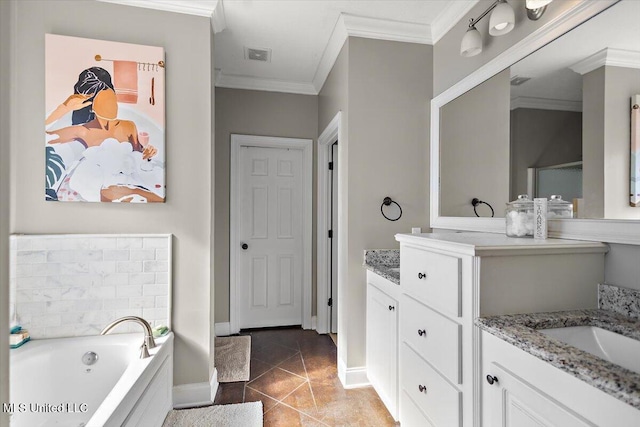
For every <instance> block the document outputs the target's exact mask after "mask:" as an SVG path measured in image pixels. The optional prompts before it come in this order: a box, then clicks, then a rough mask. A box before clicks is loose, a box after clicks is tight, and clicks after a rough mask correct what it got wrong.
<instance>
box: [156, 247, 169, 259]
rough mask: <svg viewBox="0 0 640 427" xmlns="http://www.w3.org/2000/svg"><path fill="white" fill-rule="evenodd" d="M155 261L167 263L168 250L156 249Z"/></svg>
mask: <svg viewBox="0 0 640 427" xmlns="http://www.w3.org/2000/svg"><path fill="white" fill-rule="evenodd" d="M156 261H169V249H156Z"/></svg>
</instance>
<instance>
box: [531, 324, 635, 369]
mask: <svg viewBox="0 0 640 427" xmlns="http://www.w3.org/2000/svg"><path fill="white" fill-rule="evenodd" d="M538 332H541V333H543V334H544V335H547V336H549V337H552V338H555V339H557V340H559V341H562V342H564V343H566V344H569V345H571V346H574V347H577V348H579V349H580V350H584V351H586V352H587V353H591V354H593V355H594V356H598V357H600V358H602V359H605V360H608V361H609V362H611V363H615V364H616V365H620V366H622V367H624V368H627V369H629V370H631V371H634V372H637V373H639V374H640V341H638V340H634V339H633V338H629V337H625V336H624V335H620V334H616V333H615V332H611V331H607V330H606V329H602V328H598V327H596V326H571V327H567V328H552V329H538Z"/></svg>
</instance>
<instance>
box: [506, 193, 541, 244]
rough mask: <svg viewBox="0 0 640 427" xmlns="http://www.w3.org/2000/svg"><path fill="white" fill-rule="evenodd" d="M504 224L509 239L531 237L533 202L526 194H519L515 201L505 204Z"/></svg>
mask: <svg viewBox="0 0 640 427" xmlns="http://www.w3.org/2000/svg"><path fill="white" fill-rule="evenodd" d="M505 223H506V232H507V236H509V237H525V236H533V227H534V219H533V200H531V199H530V198H529V196H528V195H527V194H520V195H519V196H518V199H517V200H514V201H513V202H509V203H507V209H506V211H505Z"/></svg>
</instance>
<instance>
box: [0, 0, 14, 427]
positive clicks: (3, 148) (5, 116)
mask: <svg viewBox="0 0 640 427" xmlns="http://www.w3.org/2000/svg"><path fill="white" fill-rule="evenodd" d="M14 6H15V3H14V2H13V1H0V99H2V102H0V153H2V155H0V402H9V338H8V337H7V335H8V333H9V332H8V331H9V312H8V311H9V216H10V210H9V188H10V185H9V183H10V174H9V159H10V153H9V151H10V148H11V147H10V137H11V134H10V125H11V120H10V114H11V97H10V95H11V90H10V83H11V80H10V78H11V77H10V71H11V67H10V64H11V62H10V60H11V56H10V51H11V43H10V42H11V38H10V34H11V29H12V21H11V17H12V13H13V8H14ZM8 425H9V414H7V413H4V412H1V413H0V426H8Z"/></svg>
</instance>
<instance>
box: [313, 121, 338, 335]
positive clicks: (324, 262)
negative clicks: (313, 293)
mask: <svg viewBox="0 0 640 427" xmlns="http://www.w3.org/2000/svg"><path fill="white" fill-rule="evenodd" d="M341 115H342V113H341V112H340V111H338V114H336V115H335V117H334V118H333V119H332V120H331V122H330V123H329V124H328V125H327V127H326V128H325V130H324V131H322V134H320V136H319V137H318V207H317V209H318V211H317V221H318V224H317V228H318V231H317V232H318V236H317V237H318V242H317V264H318V265H317V272H316V287H317V296H318V298H317V307H316V313H317V317H318V322H317V326H316V330H317V331H318V333H319V334H328V333H329V332H331V315H330V314H329V313H330V312H329V306H328V305H327V302H328V301H329V281H330V277H331V244H330V241H329V237H328V236H329V226H330V222H331V176H330V174H329V168H328V164H329V160H330V159H331V146H332V145H333V143H334V142H336V140H337V141H338V147H340V142H339V138H340V121H341ZM338 161H340V160H338ZM333 237H334V238H338V236H337V235H334V236H333Z"/></svg>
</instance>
